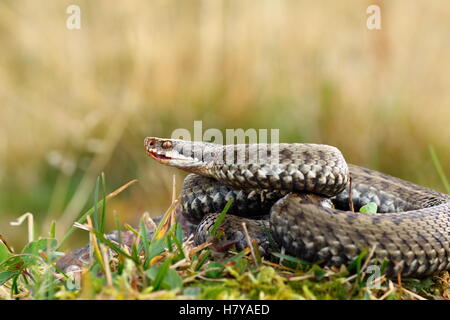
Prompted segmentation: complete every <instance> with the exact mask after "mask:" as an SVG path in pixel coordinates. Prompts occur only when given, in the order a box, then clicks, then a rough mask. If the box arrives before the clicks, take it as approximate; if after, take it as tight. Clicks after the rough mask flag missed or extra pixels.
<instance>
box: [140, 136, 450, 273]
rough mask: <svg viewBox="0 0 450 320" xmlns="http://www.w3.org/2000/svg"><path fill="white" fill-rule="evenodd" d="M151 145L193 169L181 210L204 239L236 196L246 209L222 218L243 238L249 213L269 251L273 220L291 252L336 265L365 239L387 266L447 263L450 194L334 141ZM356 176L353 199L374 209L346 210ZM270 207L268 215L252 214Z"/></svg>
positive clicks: (425, 268)
mask: <svg viewBox="0 0 450 320" xmlns="http://www.w3.org/2000/svg"><path fill="white" fill-rule="evenodd" d="M145 147H146V151H147V154H148V155H149V156H151V157H152V158H153V159H155V160H156V161H158V162H159V163H162V164H165V165H168V166H172V167H176V168H179V169H182V170H184V171H187V172H191V173H193V174H191V175H189V176H188V177H187V178H186V179H185V181H184V184H183V190H182V194H181V202H182V209H183V215H184V216H185V217H186V218H187V219H189V220H190V221H191V222H193V223H199V225H198V227H197V230H196V232H195V240H196V241H197V242H202V241H204V240H206V239H207V237H208V231H209V229H210V228H211V226H212V225H213V223H214V220H215V218H216V217H217V213H218V212H220V211H221V210H222V209H223V207H224V206H225V204H226V202H227V201H228V200H230V199H232V200H233V205H232V207H231V208H230V211H229V213H233V214H235V215H238V216H241V218H239V217H236V216H233V215H227V216H226V217H227V218H226V220H225V222H224V224H223V228H224V230H225V233H226V234H227V236H230V237H231V238H233V239H235V241H236V242H237V243H238V244H239V245H240V247H241V248H242V247H245V246H246V241H245V238H244V237H243V233H242V225H241V222H242V221H244V222H246V224H247V227H248V229H249V233H250V235H251V236H252V238H255V239H257V240H258V243H259V245H260V248H261V250H262V252H263V253H266V252H265V251H267V250H268V247H269V244H268V240H267V232H266V234H265V233H264V229H266V230H265V231H268V230H270V234H271V236H272V237H273V238H274V239H275V240H276V243H277V244H279V245H280V246H282V247H284V248H285V250H286V251H287V253H289V254H291V255H293V256H296V257H299V258H301V259H304V260H306V261H311V262H317V263H324V264H327V265H332V266H339V265H342V264H348V263H350V262H351V261H352V260H354V259H355V258H356V257H357V256H358V254H360V253H361V252H362V250H365V249H366V250H368V251H372V258H373V259H376V260H378V261H380V262H381V261H383V260H385V259H386V260H388V262H389V264H388V269H387V272H388V274H389V275H396V274H398V273H401V274H403V275H404V276H424V275H429V274H432V273H434V272H437V271H442V270H447V269H449V267H450V196H448V195H446V194H442V193H439V192H437V191H433V190H430V189H427V188H424V187H421V186H417V185H414V184H412V183H409V182H406V181H403V180H401V179H398V178H394V177H391V176H388V175H385V174H382V173H379V172H376V171H373V170H369V169H365V168H361V167H357V166H354V165H347V163H346V162H345V160H344V157H343V156H342V154H341V153H340V151H339V150H338V149H336V148H334V147H331V146H327V145H316V144H300V143H294V144H277V145H225V146H223V145H217V144H211V143H204V142H190V141H183V140H175V139H161V138H152V137H149V138H146V139H145ZM261 150H262V151H264V152H260V151H261ZM275 152H276V156H277V157H276V158H270V157H271V156H273V155H275ZM260 155H261V156H260ZM273 159H276V160H277V161H271V160H273ZM350 177H351V180H352V190H351V195H352V197H351V198H352V201H353V204H354V207H355V209H356V210H359V208H360V207H362V206H363V205H365V204H367V203H369V202H375V203H376V204H377V205H378V212H377V213H375V214H373V213H372V214H371V213H359V212H352V211H349V192H348V190H349V188H348V182H349V180H350ZM267 214H269V215H270V218H269V219H268V220H265V219H259V220H255V219H250V218H251V217H252V216H265V215H267ZM242 217H244V218H242ZM238 247H239V246H238Z"/></svg>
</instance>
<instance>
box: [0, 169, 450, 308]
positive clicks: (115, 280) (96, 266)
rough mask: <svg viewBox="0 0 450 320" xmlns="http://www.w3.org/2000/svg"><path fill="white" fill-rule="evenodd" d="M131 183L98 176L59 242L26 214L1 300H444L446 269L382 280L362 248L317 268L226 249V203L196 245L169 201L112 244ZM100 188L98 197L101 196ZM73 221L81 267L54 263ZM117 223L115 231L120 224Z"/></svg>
mask: <svg viewBox="0 0 450 320" xmlns="http://www.w3.org/2000/svg"><path fill="white" fill-rule="evenodd" d="M129 185H131V183H128V184H127V185H125V186H123V187H121V188H119V189H118V190H116V191H115V192H113V193H111V194H109V195H106V193H105V179H104V176H102V177H101V178H99V179H98V180H97V185H96V189H95V194H94V199H95V203H94V206H93V207H92V208H91V209H90V210H88V211H87V212H86V213H85V214H83V215H82V216H81V217H80V218H79V219H78V221H77V222H76V223H75V224H74V227H73V229H71V230H70V231H69V232H68V233H67V234H66V236H65V237H64V238H63V240H62V241H61V243H58V241H57V240H56V239H55V224H54V223H53V224H52V226H51V228H50V229H51V232H50V234H49V235H48V237H40V238H39V239H37V240H34V239H33V232H32V230H33V225H32V220H31V222H30V220H29V223H31V226H30V228H29V231H30V232H29V237H30V242H29V243H28V244H27V245H26V246H25V247H24V248H23V250H22V251H21V252H20V253H13V252H12V250H11V249H10V248H9V247H8V245H7V242H6V241H5V240H4V239H1V241H0V298H2V299H381V300H383V299H427V298H429V299H442V298H444V299H449V298H450V274H449V273H448V272H443V273H441V274H440V275H437V276H435V277H429V278H426V279H421V280H419V279H401V278H400V277H399V278H398V279H395V280H393V279H388V278H387V277H386V276H385V274H384V269H385V266H386V264H382V265H380V273H379V274H376V273H373V272H372V270H370V269H369V268H368V267H369V263H368V261H370V258H371V253H370V252H368V251H364V252H362V253H361V254H360V255H359V256H358V257H357V258H356V259H355V260H354V261H353V262H352V263H351V264H350V265H349V266H348V267H345V266H342V267H341V268H339V269H338V268H321V267H319V266H318V265H313V264H310V263H307V262H305V261H302V260H300V259H297V258H295V257H291V256H288V255H285V254H283V253H272V254H273V259H269V260H265V259H262V258H261V257H260V256H259V254H258V249H257V247H256V245H255V243H254V245H253V246H252V247H247V248H246V249H245V250H243V251H241V252H236V251H234V250H229V251H227V252H224V250H223V249H220V248H221V245H220V237H221V232H220V231H221V230H220V224H221V222H222V221H223V218H224V217H225V214H226V213H227V210H228V208H229V207H230V205H231V201H230V202H229V203H228V204H227V205H226V206H225V208H224V210H223V211H222V213H221V214H220V215H219V218H218V219H217V221H216V223H215V224H214V226H213V228H212V230H211V240H210V241H209V242H207V243H204V244H202V245H199V246H194V244H193V241H192V237H191V238H189V239H183V234H182V231H181V227H180V226H179V225H178V224H174V223H173V222H172V221H173V219H172V217H173V215H174V214H175V213H174V212H175V210H174V208H175V206H174V205H172V206H171V207H170V209H169V210H168V211H167V212H166V214H165V215H164V217H163V219H162V220H161V222H160V223H159V225H158V226H156V225H154V223H153V221H152V220H151V218H149V217H148V215H144V216H143V217H142V218H141V223H140V224H139V226H140V228H139V229H138V230H136V229H134V228H132V227H131V226H129V225H126V226H125V227H126V228H127V229H128V230H131V231H132V232H133V233H134V235H135V236H136V239H135V241H134V242H133V243H132V245H131V246H130V247H129V246H126V245H124V244H123V243H121V240H120V237H119V242H118V243H116V242H113V241H110V240H108V239H107V238H106V237H105V236H104V232H105V230H104V221H105V215H106V204H107V201H108V199H110V198H111V197H114V196H116V195H117V194H119V193H120V192H121V191H123V190H124V189H126V188H127V187H128V186H129ZM101 190H103V197H102V199H101V200H99V194H100V192H101ZM176 201H177V200H175V202H174V203H176ZM367 208H369V209H367ZM371 210H372V211H371ZM373 210H375V211H373ZM361 212H363V214H364V213H365V214H367V213H376V205H375V208H374V207H373V206H372V205H368V206H367V207H366V209H364V210H361ZM84 222H86V223H85V224H84ZM149 222H150V223H149ZM149 225H150V226H151V227H150V229H149V228H148V227H147V226H149ZM75 227H78V228H80V229H84V230H87V231H88V232H89V234H90V239H91V242H90V244H91V248H93V249H92V253H91V261H90V263H89V264H88V265H86V266H84V267H82V268H75V269H71V270H61V269H59V268H58V266H57V265H56V261H57V259H58V258H59V257H60V256H61V253H60V252H58V249H59V248H60V247H61V246H62V244H63V242H64V241H65V240H66V239H67V238H68V237H69V236H70V235H71V233H72V231H73V230H74V229H75ZM117 227H118V230H120V226H119V225H118V226H117ZM150 230H152V232H149V231H150ZM149 234H150V235H151V236H150V237H149V236H148V235H149ZM247 236H248V237H249V239H250V236H249V235H248V234H247ZM222 248H223V247H222Z"/></svg>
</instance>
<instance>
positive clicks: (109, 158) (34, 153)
mask: <svg viewBox="0 0 450 320" xmlns="http://www.w3.org/2000/svg"><path fill="white" fill-rule="evenodd" d="M71 4H77V5H78V6H79V7H80V8H81V29H80V30H69V29H68V28H67V27H66V19H67V18H68V14H67V13H66V9H67V7H68V6H69V5H71ZM371 4H378V5H380V6H381V14H382V16H381V18H382V29H381V30H368V28H367V27H366V19H367V17H368V15H367V13H366V9H367V7H368V6H369V5H371ZM449 17H450V6H448V3H447V2H446V1H444V0H430V1H415V2H411V1H407V0H391V1H375V0H374V1H349V0H345V1H332V0H319V1H294V0H292V1H269V0H264V1H261V0H260V1H255V0H248V1H237V0H230V1H209V0H203V1H200V0H197V1H170V0H167V1H159V0H151V1H137V0H128V1H120V2H119V1H117V2H111V1H106V0H96V1H92V0H91V1H89V0H77V1H61V0H58V1H57V0H49V1H35V0H3V1H1V2H0V46H1V50H0V119H1V120H2V121H1V124H2V125H1V126H0V234H1V235H2V236H3V237H4V238H6V239H7V240H8V241H9V242H10V243H12V244H13V246H15V247H19V248H20V247H21V246H23V244H24V243H25V242H26V241H27V239H26V236H24V235H25V234H26V231H25V227H12V226H10V225H9V222H10V221H12V220H14V219H15V218H16V217H18V216H20V215H21V214H23V213H25V212H31V213H33V214H34V216H35V227H36V229H37V232H38V234H41V235H44V234H46V233H47V232H48V229H49V226H50V223H51V221H52V220H56V221H57V231H58V233H59V234H62V233H63V232H64V231H66V230H67V228H68V227H69V226H70V225H71V224H72V222H73V221H74V220H75V218H76V217H77V216H78V215H79V214H80V213H82V212H83V211H84V210H86V209H87V208H89V207H91V206H92V204H93V189H94V186H95V181H96V178H97V176H98V175H99V174H100V173H101V172H102V171H103V172H105V174H106V180H107V184H108V191H112V190H114V189H115V188H117V187H119V186H121V185H123V184H125V183H126V182H128V181H130V180H132V179H135V178H136V179H139V183H138V184H137V185H134V186H133V187H131V188H130V189H128V190H126V191H125V192H123V193H122V194H120V195H119V196H118V197H116V198H115V199H114V201H112V202H111V203H110V204H109V205H108V219H109V223H110V226H112V214H113V213H115V212H116V213H117V214H118V215H119V216H120V217H121V220H122V221H124V222H128V223H130V224H134V223H136V221H137V219H138V218H139V217H140V215H141V214H142V213H143V212H145V211H148V212H150V213H151V214H152V215H159V214H161V213H162V212H164V210H165V209H166V208H167V207H168V205H169V203H170V197H171V189H172V175H173V174H176V176H177V184H178V186H179V185H180V184H181V181H182V177H183V176H184V174H183V173H180V172H177V171H175V170H174V169H171V168H166V167H164V168H163V167H161V166H160V165H158V164H157V163H155V162H153V161H152V160H150V159H148V158H147V157H146V155H145V152H144V148H143V140H144V137H146V136H149V135H151V136H170V135H171V133H172V131H173V130H174V129H177V128H186V129H189V130H192V129H193V123H194V121H195V120H202V121H203V127H204V129H207V128H218V129H220V130H225V129H227V128H231V129H232V128H244V129H248V128H256V129H260V128H267V129H280V140H281V141H282V142H314V143H326V144H330V145H334V146H336V147H338V148H339V149H340V150H341V151H342V152H343V153H344V155H345V157H346V159H347V161H348V162H350V163H355V164H359V165H362V166H366V167H370V168H372V169H377V170H381V171H383V172H386V173H389V174H392V175H395V176H398V177H401V178H404V179H407V180H410V181H413V182H415V183H418V184H422V185H425V186H428V187H432V188H435V189H437V190H440V191H444V188H443V185H442V183H441V181H440V179H439V176H438V175H437V173H436V170H435V168H434V165H433V162H432V161H431V156H430V153H429V146H433V147H434V148H435V150H436V152H437V154H438V156H439V159H440V161H441V163H442V166H443V168H444V171H445V172H446V173H447V174H450V146H449V142H450V59H449V58H448V57H450V19H449ZM80 234H81V235H82V236H83V233H82V232H80ZM84 236H86V234H85V235H84ZM82 239H83V238H82ZM82 239H79V241H85V239H84V240H82Z"/></svg>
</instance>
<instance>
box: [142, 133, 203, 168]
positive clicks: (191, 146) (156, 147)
mask: <svg viewBox="0 0 450 320" xmlns="http://www.w3.org/2000/svg"><path fill="white" fill-rule="evenodd" d="M202 144H203V143H198V142H192V141H185V140H180V139H163V138H156V137H147V138H145V140H144V145H145V150H146V151H147V155H148V156H150V157H151V158H153V159H154V160H156V161H158V162H159V163H162V164H165V165H168V166H172V167H177V168H180V169H182V170H185V171H189V172H196V168H198V167H200V166H203V165H204V163H203V161H202V160H201V159H202V156H201V155H202V152H203V148H202Z"/></svg>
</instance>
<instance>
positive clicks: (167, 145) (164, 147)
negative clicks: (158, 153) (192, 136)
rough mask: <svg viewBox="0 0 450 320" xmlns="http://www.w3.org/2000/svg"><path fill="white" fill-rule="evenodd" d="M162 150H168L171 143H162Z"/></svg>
mask: <svg viewBox="0 0 450 320" xmlns="http://www.w3.org/2000/svg"><path fill="white" fill-rule="evenodd" d="M162 147H163V149H170V148H172V142H170V141H164V142H163V144H162Z"/></svg>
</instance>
